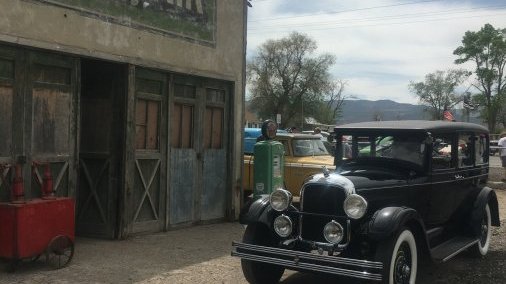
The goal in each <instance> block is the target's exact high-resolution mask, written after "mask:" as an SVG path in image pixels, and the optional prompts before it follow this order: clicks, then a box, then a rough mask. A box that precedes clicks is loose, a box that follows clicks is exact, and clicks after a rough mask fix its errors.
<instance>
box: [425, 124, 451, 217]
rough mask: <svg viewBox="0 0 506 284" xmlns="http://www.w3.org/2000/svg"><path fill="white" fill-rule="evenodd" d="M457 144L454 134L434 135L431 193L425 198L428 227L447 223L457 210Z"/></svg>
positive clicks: (429, 189)
mask: <svg viewBox="0 0 506 284" xmlns="http://www.w3.org/2000/svg"><path fill="white" fill-rule="evenodd" d="M456 146H457V142H456V137H455V135H454V134H448V133H444V134H434V135H433V143H432V150H431V151H432V153H431V172H430V180H431V182H430V187H429V188H428V189H427V190H428V191H429V192H428V194H426V195H425V196H424V198H425V202H426V205H427V206H426V207H427V211H425V212H426V213H425V214H426V215H427V216H425V218H424V219H425V220H426V221H427V225H434V226H437V225H441V224H444V223H446V222H447V221H448V220H449V219H450V217H451V215H452V213H453V211H454V208H455V191H456V189H457V186H458V185H457V183H456V181H455V179H456V178H455V177H456V160H457V159H456V155H457V151H456V150H457V147H456Z"/></svg>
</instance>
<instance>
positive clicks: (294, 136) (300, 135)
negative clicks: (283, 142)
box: [276, 132, 321, 139]
mask: <svg viewBox="0 0 506 284" xmlns="http://www.w3.org/2000/svg"><path fill="white" fill-rule="evenodd" d="M276 137H280V138H282V137H291V138H292V139H321V136H319V135H313V134H304V133H279V132H278V133H276Z"/></svg>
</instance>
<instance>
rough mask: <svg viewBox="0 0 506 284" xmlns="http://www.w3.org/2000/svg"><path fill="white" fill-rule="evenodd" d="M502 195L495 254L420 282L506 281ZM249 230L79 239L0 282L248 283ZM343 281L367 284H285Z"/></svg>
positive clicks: (226, 227) (432, 271)
mask: <svg viewBox="0 0 506 284" xmlns="http://www.w3.org/2000/svg"><path fill="white" fill-rule="evenodd" d="M491 176H492V174H491ZM491 180H492V179H491ZM496 193H497V197H498V200H499V207H500V215H501V219H502V220H503V221H502V224H503V225H502V226H501V227H499V228H494V230H493V237H492V244H491V248H490V252H489V254H488V255H487V256H486V257H485V258H480V259H475V258H471V257H469V256H468V255H466V254H465V253H463V254H461V255H458V256H457V257H456V258H454V259H452V260H451V261H449V262H447V263H443V264H437V265H435V264H425V265H423V266H422V267H420V270H419V273H418V281H417V283H422V284H424V283H426V284H435V283H459V284H463V283H477V284H489V283H506V190H504V189H500V188H497V189H496ZM243 231H244V229H243V227H242V226H241V225H240V224H238V223H219V224H211V225H201V226H194V227H189V228H183V229H179V230H175V231H170V232H165V233H158V234H152V235H144V236H137V237H133V238H130V239H128V240H124V241H106V240H97V239H86V238H78V239H77V241H76V252H75V257H74V259H73V260H72V262H71V263H70V265H69V266H68V267H66V268H64V269H60V270H50V269H49V268H48V267H47V266H46V265H45V263H44V262H43V261H42V260H38V261H36V262H28V261H25V262H23V263H22V264H21V266H20V267H19V269H18V271H16V272H15V273H7V272H5V266H6V263H5V262H0V283H2V284H3V283H171V284H172V283H184V284H186V283H192V284H193V283H231V284H232V283H233V284H241V283H247V282H246V281H245V279H244V277H243V275H242V271H241V265H240V260H239V259H238V258H234V257H231V256H230V250H231V243H232V241H234V240H240V239H241V238H242V233H243ZM338 282H339V283H364V282H353V281H351V280H350V279H336V278H335V277H327V276H322V275H314V274H309V273H297V272H292V271H287V272H285V274H284V275H283V278H282V281H281V283H284V284H302V283H338Z"/></svg>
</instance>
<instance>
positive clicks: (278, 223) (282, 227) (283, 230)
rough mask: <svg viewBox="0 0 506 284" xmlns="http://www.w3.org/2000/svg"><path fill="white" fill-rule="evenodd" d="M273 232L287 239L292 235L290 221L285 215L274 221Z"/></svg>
mask: <svg viewBox="0 0 506 284" xmlns="http://www.w3.org/2000/svg"><path fill="white" fill-rule="evenodd" d="M274 231H275V232H276V234H278V235H279V236H280V237H283V238H285V237H288V236H289V235H290V234H291V233H292V220H290V218H288V216H286V215H280V216H278V217H276V219H274Z"/></svg>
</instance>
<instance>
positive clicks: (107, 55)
mask: <svg viewBox="0 0 506 284" xmlns="http://www.w3.org/2000/svg"><path fill="white" fill-rule="evenodd" d="M244 2H245V1H242V0H216V6H217V7H216V9H217V11H216V16H217V20H216V37H215V44H212V45H209V44H207V45H206V44H199V43H198V42H194V41H191V40H185V39H182V38H179V37H174V36H168V35H163V34H159V33H155V32H152V31H149V30H142V29H134V28H131V27H128V26H124V25H120V24H116V23H111V22H106V21H104V20H102V19H99V18H96V17H89V16H86V15H85V14H83V13H82V12H79V11H76V10H73V9H66V8H61V7H56V6H53V5H48V4H44V3H41V2H37V1H30V0H0V7H2V8H1V9H0V42H7V43H14V44H20V45H24V46H32V47H38V48H43V49H48V50H56V51H61V52H65V53H70V54H77V55H82V56H89V57H94V58H102V59H107V60H113V61H118V62H126V63H132V64H135V65H140V66H146V67H151V68H159V69H162V70H167V71H173V72H181V73H185V74H194V75H199V76H205V77H211V78H217V79H223V80H228V81H232V82H234V88H235V89H234V99H233V100H232V101H233V106H232V108H233V110H232V115H233V117H234V120H233V121H234V126H233V133H232V134H231V135H232V136H234V137H236V139H234V140H235V141H241V139H240V135H241V133H242V117H243V98H244V95H243V75H244V73H243V72H244V71H243V70H244V52H245V49H244V44H245V39H244V36H245V35H244V31H245V29H244V5H245V4H244ZM232 142H233V143H231V144H232V145H234V146H233V149H232V153H231V154H232V157H233V159H232V160H233V166H232V169H233V172H232V173H230V174H231V175H232V184H231V185H230V186H231V190H233V195H234V196H233V197H232V199H233V200H234V202H233V207H235V208H232V209H233V210H234V211H235V212H234V213H235V215H237V214H238V208H237V206H238V202H239V197H238V196H239V195H238V190H240V188H238V185H240V175H241V168H240V167H241V165H242V155H241V153H242V150H241V147H242V144H241V143H234V141H232Z"/></svg>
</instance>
